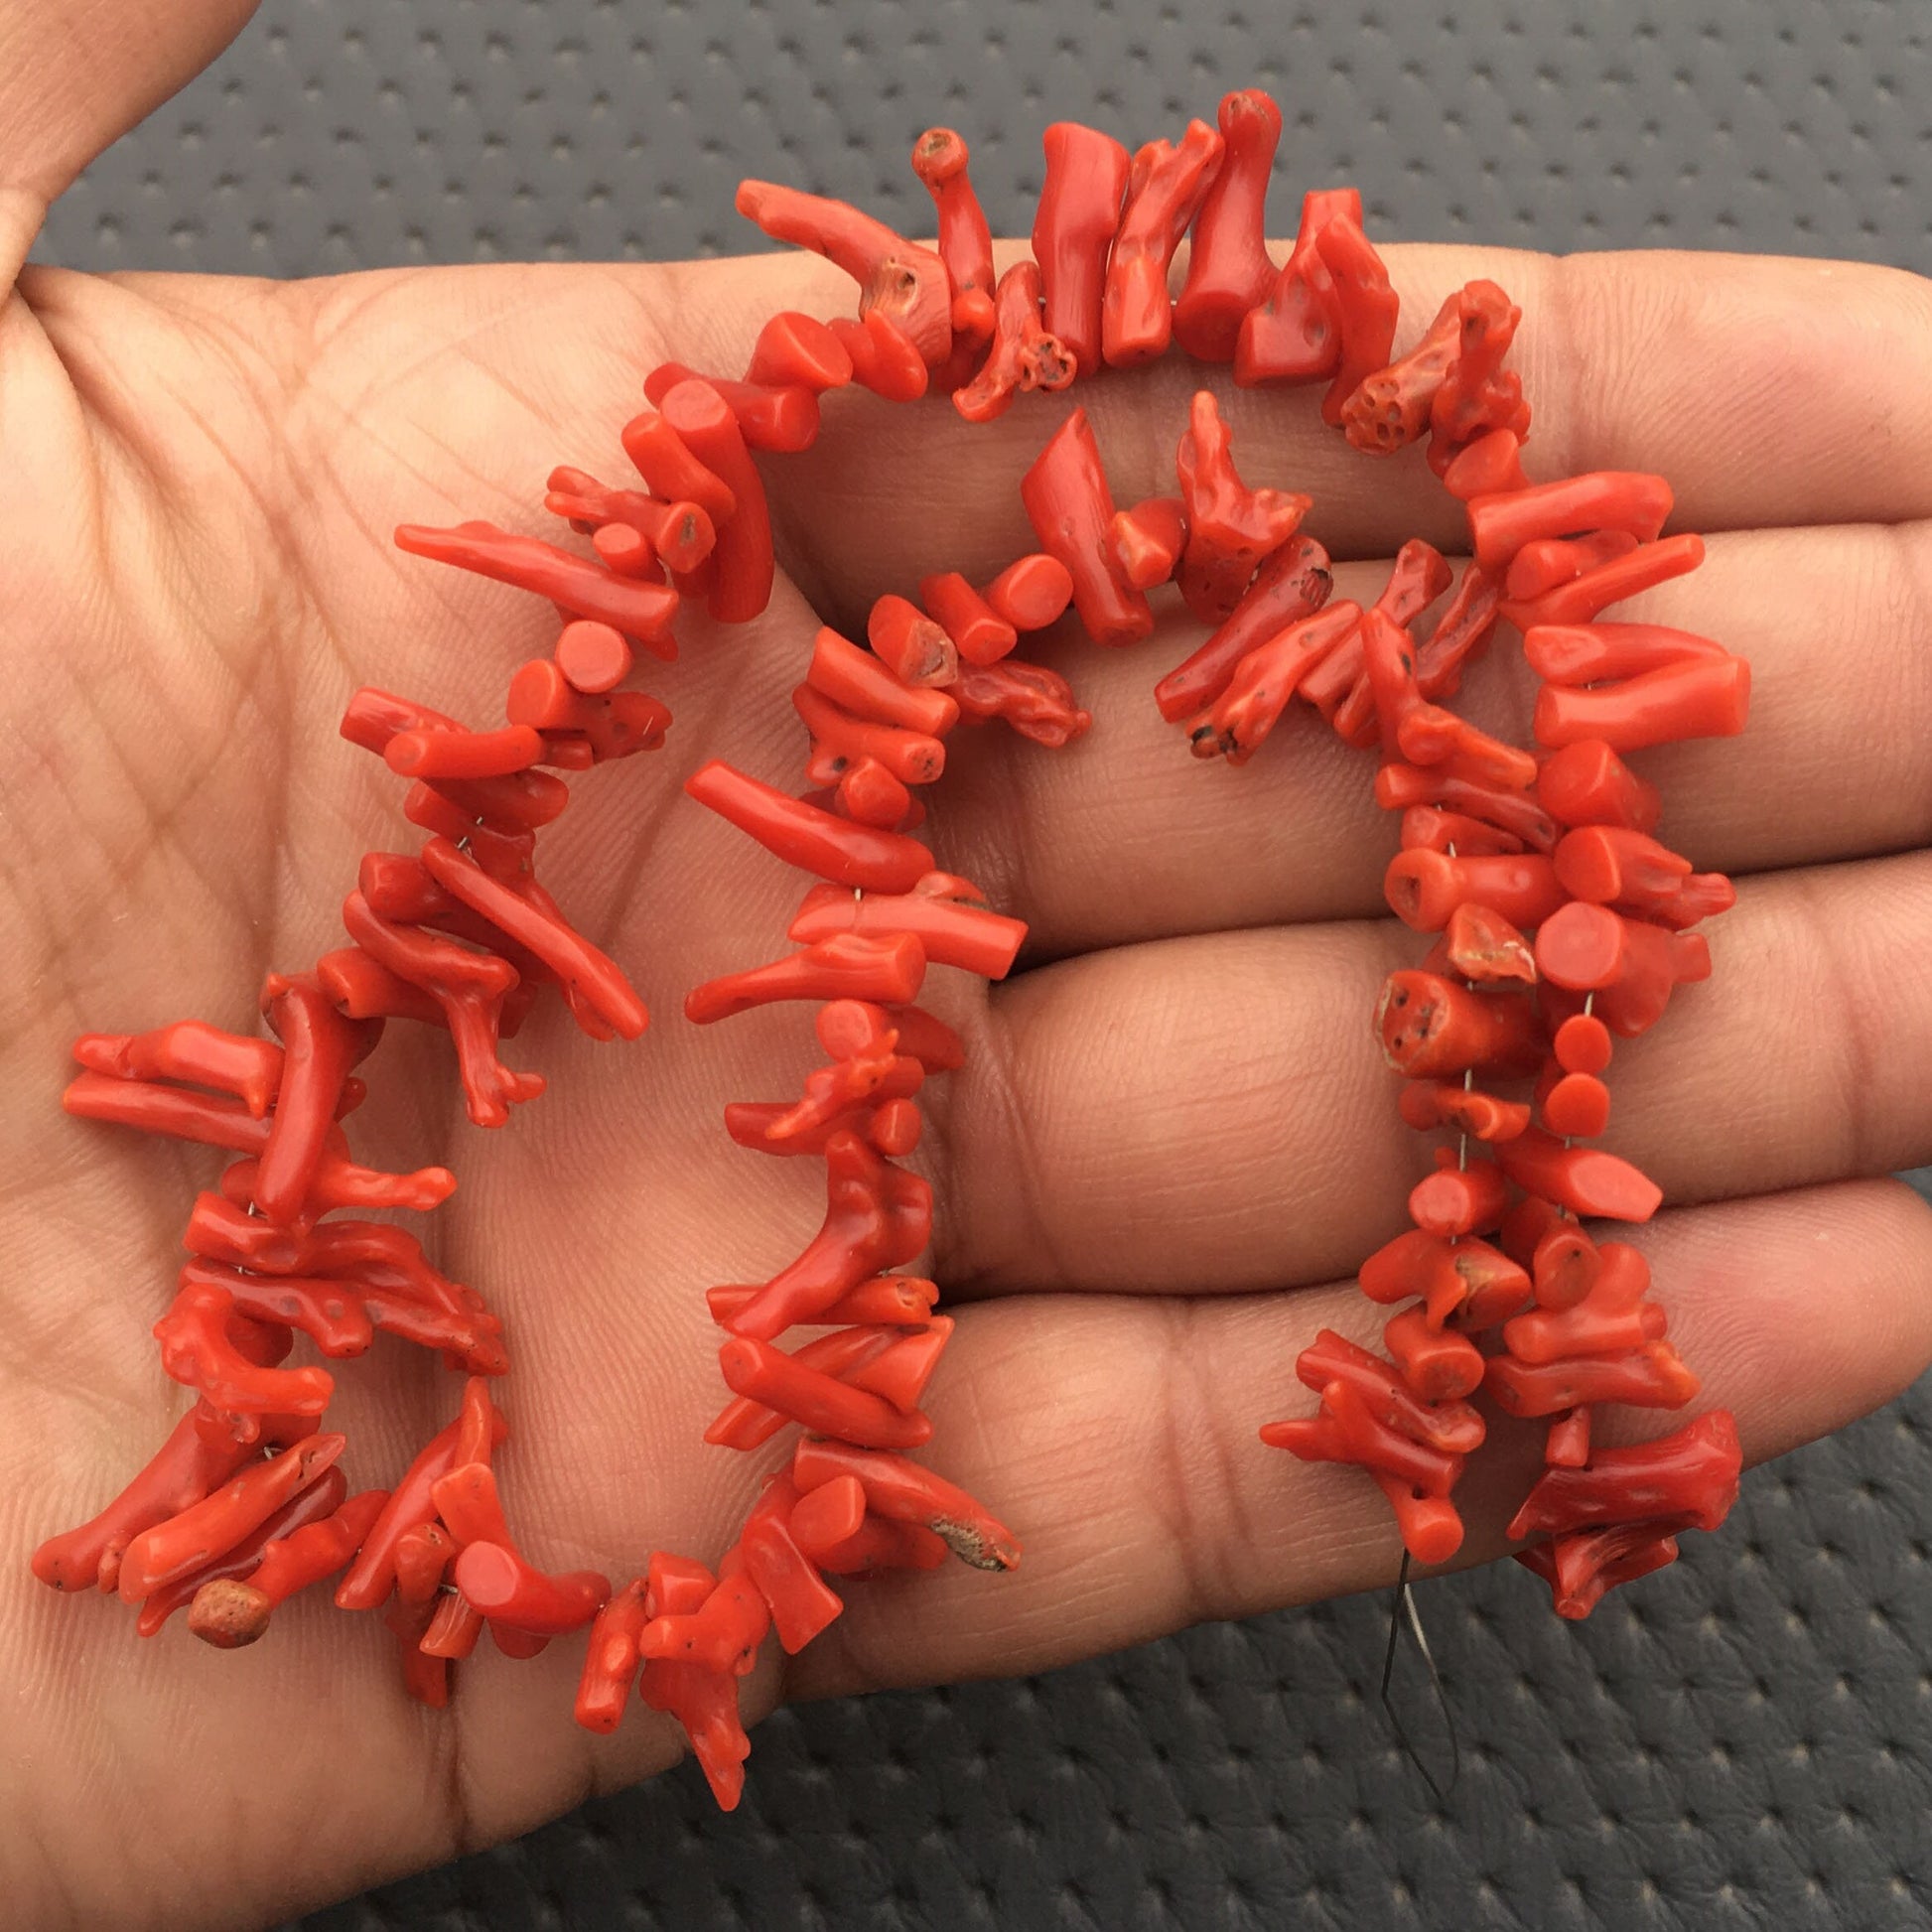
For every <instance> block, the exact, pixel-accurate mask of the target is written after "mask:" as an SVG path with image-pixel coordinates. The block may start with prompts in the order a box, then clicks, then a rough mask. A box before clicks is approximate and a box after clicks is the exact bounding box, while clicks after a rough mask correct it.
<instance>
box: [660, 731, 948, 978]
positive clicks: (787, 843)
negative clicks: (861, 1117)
mask: <svg viewBox="0 0 1932 1932" xmlns="http://www.w3.org/2000/svg"><path fill="white" fill-rule="evenodd" d="M684 789H685V790H686V791H687V792H689V793H690V794H691V796H692V797H693V798H695V799H696V800H697V801H698V802H699V804H701V805H709V806H710V807H711V809H712V810H713V811H715V812H717V813H718V814H719V815H720V816H721V817H723V818H727V819H729V820H730V821H731V822H732V823H733V824H734V825H736V826H737V827H738V829H739V830H740V831H741V832H749V833H750V834H751V835H752V837H753V838H755V839H757V840H758V842H759V844H760V845H761V846H763V847H764V849H765V850H766V851H767V852H770V853H774V854H775V855H776V856H777V857H778V858H780V859H782V860H784V861H785V863H786V864H787V865H793V866H798V867H800V868H802V869H803V870H804V871H806V872H815V873H817V874H818V876H819V877H820V878H821V879H826V880H829V881H831V883H832V884H833V885H836V886H856V887H859V888H861V889H862V890H864V891H866V892H873V893H902V892H909V891H910V890H911V888H912V887H914V886H915V885H917V884H918V882H919V880H920V879H922V878H923V877H924V876H925V874H926V873H928V872H930V871H931V869H932V854H931V853H930V852H929V851H928V850H927V849H926V848H925V847H924V846H923V845H921V844H920V843H919V842H918V840H917V839H908V838H906V837H904V836H902V835H901V834H899V833H896V832H885V831H880V830H878V829H876V828H874V827H872V826H865V825H853V824H851V823H850V822H848V821H847V820H845V819H842V818H837V817H835V816H834V815H833V814H832V813H830V812H827V811H821V810H820V809H819V808H818V807H817V806H815V805H808V804H806V803H805V802H804V800H802V799H799V798H788V797H787V796H786V795H785V794H784V793H783V792H781V791H778V790H776V789H775V788H774V787H772V786H770V785H767V784H764V783H761V782H760V781H759V779H757V778H753V777H749V776H747V774H746V773H744V772H743V771H737V770H734V769H733V768H732V766H730V765H729V764H726V763H725V762H724V761H723V759H709V760H707V762H705V763H704V764H701V765H700V766H699V767H698V768H697V770H695V771H694V772H692V774H691V775H690V777H688V778H687V779H686V780H685V781H684ZM903 997H905V998H910V997H911V996H910V995H905V996H903Z"/></svg>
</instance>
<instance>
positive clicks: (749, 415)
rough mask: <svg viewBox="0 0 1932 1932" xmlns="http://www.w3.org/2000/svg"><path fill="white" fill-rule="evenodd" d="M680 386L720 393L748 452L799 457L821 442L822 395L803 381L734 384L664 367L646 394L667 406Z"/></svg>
mask: <svg viewBox="0 0 1932 1932" xmlns="http://www.w3.org/2000/svg"><path fill="white" fill-rule="evenodd" d="M680 382H702V383H704V384H706V385H707V386H708V387H709V388H712V389H715V390H717V392H718V394H719V395H720V396H721V397H723V399H724V402H725V405H726V407H727V408H728V409H730V411H731V412H732V415H733V416H734V418H736V420H737V423H738V429H739V434H740V435H741V436H743V437H744V439H745V446H746V448H747V449H751V450H772V451H780V452H786V453H792V454H795V453H796V452H798V451H800V450H809V449H810V448H811V447H812V445H813V444H814V443H816V442H817V441H818V429H819V409H818V393H817V391H816V390H814V389H812V388H810V387H808V386H807V385H806V384H804V383H802V382H787V383H767V382H733V381H731V380H729V379H727V378H726V377H724V376H716V375H706V374H704V373H703V372H702V371H700V370H698V369H694V368H689V367H687V366H686V365H685V364H684V363H682V362H660V363H658V365H657V366H656V367H655V368H654V369H652V370H651V372H650V373H649V374H648V375H647V376H645V377H644V394H645V395H646V396H648V397H649V398H650V400H651V401H652V402H654V403H657V404H659V405H661V404H662V403H663V400H664V398H665V397H666V396H667V395H669V394H670V392H671V391H672V390H673V389H675V388H676V387H677V385H678V384H679V383H680ZM733 493H734V494H736V493H737V491H736V489H734V491H733Z"/></svg>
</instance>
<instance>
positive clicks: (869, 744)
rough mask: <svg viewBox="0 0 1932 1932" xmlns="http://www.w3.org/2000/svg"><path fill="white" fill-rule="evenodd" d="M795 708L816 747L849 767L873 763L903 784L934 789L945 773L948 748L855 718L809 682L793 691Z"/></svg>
mask: <svg viewBox="0 0 1932 1932" xmlns="http://www.w3.org/2000/svg"><path fill="white" fill-rule="evenodd" d="M791 706H792V709H793V710H794V711H796V712H797V714H798V716H799V718H800V719H801V720H802V721H803V723H804V726H805V729H806V730H807V731H808V732H810V733H811V735H812V743H813V744H814V746H817V747H820V748H822V749H823V751H824V752H825V753H826V754H828V755H829V756H830V757H832V758H833V759H840V760H843V761H844V764H845V766H846V767H848V768H849V766H850V765H852V764H855V763H857V762H859V761H860V760H861V759H871V760H872V761H873V762H875V763H877V764H881V765H883V766H885V768H886V769H887V770H888V771H890V772H891V773H892V774H893V776H894V777H895V778H897V780H898V781H899V783H900V784H903V785H929V784H933V783H935V782H936V781H937V780H938V778H939V775H940V774H941V773H942V772H943V771H944V770H945V768H946V748H945V746H943V745H942V744H941V743H940V742H939V740H938V739H936V738H930V737H928V736H927V735H926V734H925V733H923V732H911V731H906V730H904V729H903V728H902V727H901V726H898V725H880V724H875V723H874V722H873V721H872V720H870V719H866V718H855V717H853V715H852V714H851V713H850V712H848V711H844V710H842V709H841V708H840V707H839V706H838V705H835V704H834V703H833V702H832V701H831V700H830V699H829V698H827V697H826V696H825V695H824V693H823V692H821V691H819V690H817V689H815V688H814V687H813V686H812V685H811V684H809V683H807V684H800V685H796V686H794V687H793V690H792V693H791ZM813 775H817V774H816V773H814V774H813Z"/></svg>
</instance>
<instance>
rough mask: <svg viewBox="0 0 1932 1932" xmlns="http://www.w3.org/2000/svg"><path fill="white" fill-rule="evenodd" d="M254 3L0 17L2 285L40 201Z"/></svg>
mask: <svg viewBox="0 0 1932 1932" xmlns="http://www.w3.org/2000/svg"><path fill="white" fill-rule="evenodd" d="M254 10H255V0H184V3H183V4H179V5H173V6H167V7H154V6H137V5H133V4H131V3H130V0H25V4H17V5H14V6H10V7H8V8H7V9H6V11H5V13H4V15H0V267H4V270H5V286H7V287H9V288H11V287H12V285H13V279H14V277H15V276H16V275H17V274H18V273H19V272H20V264H21V263H22V262H23V261H24V260H25V259H26V255H27V250H28V248H29V247H30V246H31V245H32V243H33V239H34V236H35V234H36V233H37V232H38V231H39V229H40V224H41V218H42V216H43V215H45V213H46V212H47V207H48V204H49V203H50V202H52V201H53V200H54V198H55V197H56V196H57V195H59V194H60V193H61V192H62V191H63V190H64V189H65V188H66V187H67V186H68V184H69V182H70V181H72V180H73V178H74V176H75V175H77V174H78V173H79V172H80V171H81V169H82V168H84V167H85V166H86V165H87V163H88V162H90V161H91V160H92V159H93V158H94V156H95V155H97V154H99V153H100V151H101V150H102V149H103V148H105V147H106V146H107V145H108V144H109V143H110V142H113V141H117V140H118V139H119V138H120V137H121V136H122V135H123V134H125V133H126V132H127V130H128V129H129V128H131V127H132V126H133V125H134V124H135V122H136V121H138V120H140V119H142V118H143V117H144V116H145V115H147V114H149V113H152V112H153V110H154V109H155V108H157V107H159V106H160V105H161V103H162V102H163V101H164V100H166V99H167V98H168V96H169V95H170V94H172V93H173V92H174V91H175V90H176V89H177V88H178V87H181V86H183V85H185V84H186V83H187V82H188V81H189V80H191V79H192V78H193V77H194V76H195V75H196V74H198V73H199V72H200V71H201V70H202V69H203V68H205V67H207V64H208V63H209V62H210V61H211V60H213V59H214V57H215V56H216V55H217V54H218V53H220V51H221V50H222V49H223V48H224V47H226V46H227V44H228V43H229V41H231V40H232V39H233V38H234V37H235V35H236V34H238V33H240V31H241V29H242V25H243V23H244V22H245V21H246V20H247V18H248V16H249V15H250V14H251V13H253V12H254Z"/></svg>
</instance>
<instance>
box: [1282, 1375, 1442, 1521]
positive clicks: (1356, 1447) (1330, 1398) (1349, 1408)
mask: <svg viewBox="0 0 1932 1932" xmlns="http://www.w3.org/2000/svg"><path fill="white" fill-rule="evenodd" d="M1458 1406H1460V1405H1458ZM1470 1413H1471V1414H1473V1413H1474V1412H1473V1411H1471V1412H1470ZM1261 1440H1262V1441H1263V1442H1264V1443H1266V1444H1267V1445H1268V1447H1269V1448H1270V1449H1287V1450H1288V1451H1289V1452H1290V1453H1291V1454H1292V1455H1299V1456H1300V1457H1301V1458H1302V1459H1303V1460H1304V1461H1305V1462H1352V1463H1354V1464H1355V1465H1356V1466H1357V1467H1358V1468H1363V1469H1372V1470H1374V1471H1376V1472H1378V1473H1379V1474H1382V1475H1387V1476H1393V1477H1394V1478H1395V1479H1396V1480H1398V1481H1400V1482H1404V1483H1407V1484H1409V1485H1411V1486H1412V1487H1414V1488H1416V1489H1419V1490H1421V1491H1422V1492H1423V1493H1424V1494H1425V1495H1431V1496H1447V1495H1448V1494H1449V1491H1450V1490H1451V1489H1453V1488H1454V1487H1455V1480H1456V1477H1457V1476H1458V1475H1459V1474H1460V1473H1461V1468H1462V1457H1461V1456H1460V1455H1459V1454H1449V1453H1448V1452H1446V1451H1444V1450H1442V1449H1432V1448H1431V1447H1429V1446H1428V1445H1427V1444H1425V1443H1420V1442H1418V1441H1416V1439H1415V1438H1414V1437H1412V1436H1409V1435H1406V1434H1404V1433H1403V1431H1402V1430H1401V1429H1400V1428H1398V1427H1396V1426H1394V1425H1393V1424H1391V1423H1389V1422H1387V1421H1385V1420H1384V1419H1383V1418H1382V1417H1381V1416H1380V1415H1378V1414H1377V1413H1376V1411H1375V1409H1374V1408H1373V1407H1372V1406H1371V1402H1370V1399H1369V1398H1368V1397H1367V1396H1365V1395H1364V1394H1363V1393H1362V1391H1361V1390H1360V1388H1359V1387H1357V1386H1356V1384H1355V1383H1354V1382H1353V1381H1344V1380H1342V1379H1341V1378H1339V1377H1337V1378H1336V1379H1335V1380H1334V1381H1332V1382H1330V1383H1328V1384H1327V1386H1326V1387H1324V1388H1323V1389H1322V1391H1321V1407H1320V1408H1319V1409H1318V1410H1317V1411H1316V1412H1315V1413H1314V1414H1313V1415H1312V1416H1307V1417H1297V1418H1295V1419H1294V1420H1292V1421H1289V1422H1277V1423H1266V1424H1264V1425H1263V1426H1262V1429H1261Z"/></svg>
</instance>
